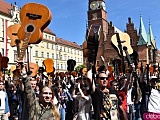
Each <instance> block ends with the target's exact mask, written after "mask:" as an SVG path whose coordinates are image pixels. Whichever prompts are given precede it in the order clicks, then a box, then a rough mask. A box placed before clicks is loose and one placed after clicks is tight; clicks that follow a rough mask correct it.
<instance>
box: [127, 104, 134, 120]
mask: <svg viewBox="0 0 160 120" xmlns="http://www.w3.org/2000/svg"><path fill="white" fill-rule="evenodd" d="M128 106H129V113H128V120H136V118H135V106H134V104H130V105H128Z"/></svg>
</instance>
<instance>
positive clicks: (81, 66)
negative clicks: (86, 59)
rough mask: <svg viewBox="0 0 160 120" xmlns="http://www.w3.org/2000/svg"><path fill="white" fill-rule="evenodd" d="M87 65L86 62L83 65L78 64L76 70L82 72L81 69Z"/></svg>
mask: <svg viewBox="0 0 160 120" xmlns="http://www.w3.org/2000/svg"><path fill="white" fill-rule="evenodd" d="M85 67H86V65H84V64H83V65H79V66H77V67H76V68H75V70H76V72H77V73H79V72H80V69H81V68H85Z"/></svg>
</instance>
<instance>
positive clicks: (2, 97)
mask: <svg viewBox="0 0 160 120" xmlns="http://www.w3.org/2000/svg"><path fill="white" fill-rule="evenodd" d="M5 98H6V92H4V91H0V102H1V106H0V110H5Z"/></svg>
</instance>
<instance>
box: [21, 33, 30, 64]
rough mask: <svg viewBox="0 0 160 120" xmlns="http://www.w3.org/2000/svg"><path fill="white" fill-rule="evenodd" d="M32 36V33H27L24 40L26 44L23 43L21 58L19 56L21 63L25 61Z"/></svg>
mask: <svg viewBox="0 0 160 120" xmlns="http://www.w3.org/2000/svg"><path fill="white" fill-rule="evenodd" d="M30 34H31V33H26V37H25V39H24V42H23V45H22V48H21V52H20V56H19V61H22V60H23V57H24V55H25V52H26V49H27V47H28V43H29V39H30Z"/></svg>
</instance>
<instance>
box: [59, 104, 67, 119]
mask: <svg viewBox="0 0 160 120" xmlns="http://www.w3.org/2000/svg"><path fill="white" fill-rule="evenodd" d="M59 114H60V120H65V117H66V110H65V108H63V107H60V108H59Z"/></svg>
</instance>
